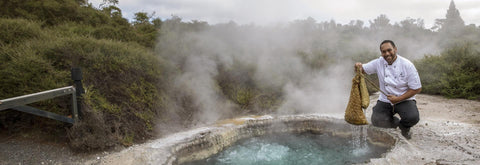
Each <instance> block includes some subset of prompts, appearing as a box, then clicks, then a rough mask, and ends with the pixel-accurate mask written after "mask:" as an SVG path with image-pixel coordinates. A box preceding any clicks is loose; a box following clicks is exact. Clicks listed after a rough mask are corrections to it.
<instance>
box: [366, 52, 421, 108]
mask: <svg viewBox="0 0 480 165" xmlns="http://www.w3.org/2000/svg"><path fill="white" fill-rule="evenodd" d="M363 70H364V71H365V73H367V74H373V73H377V76H378V80H379V84H380V89H381V90H382V91H384V92H385V93H386V94H387V95H395V96H401V95H403V94H404V93H406V92H407V90H408V89H413V90H416V89H419V88H421V87H422V84H421V82H420V77H419V76H418V72H417V69H416V68H415V65H413V63H412V62H410V60H408V59H406V58H404V57H402V56H399V55H398V54H397V59H396V60H395V61H394V62H393V64H392V65H388V62H387V61H385V59H383V57H379V58H378V59H375V60H372V61H370V62H368V63H366V64H363ZM414 99H415V95H413V96H412V97H410V98H408V99H407V100H414ZM378 100H380V101H382V102H386V103H390V104H391V102H390V100H388V99H387V96H385V95H384V94H380V97H379V98H378Z"/></svg>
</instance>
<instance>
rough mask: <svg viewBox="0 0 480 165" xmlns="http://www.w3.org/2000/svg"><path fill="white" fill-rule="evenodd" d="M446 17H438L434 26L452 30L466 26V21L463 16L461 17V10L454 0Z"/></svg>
mask: <svg viewBox="0 0 480 165" xmlns="http://www.w3.org/2000/svg"><path fill="white" fill-rule="evenodd" d="M445 17H446V18H445V19H436V20H435V26H434V27H433V28H434V29H438V30H440V31H446V32H452V31H456V30H457V29H462V28H463V27H465V22H464V21H463V19H462V17H460V12H459V11H458V9H457V8H456V7H455V2H453V0H452V1H450V6H449V7H448V10H447V14H446V15H445Z"/></svg>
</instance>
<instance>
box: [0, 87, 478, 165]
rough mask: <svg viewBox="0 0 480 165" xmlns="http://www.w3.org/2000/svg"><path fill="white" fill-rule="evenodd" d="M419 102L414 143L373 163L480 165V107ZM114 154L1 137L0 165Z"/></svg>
mask: <svg viewBox="0 0 480 165" xmlns="http://www.w3.org/2000/svg"><path fill="white" fill-rule="evenodd" d="M374 101H376V98H375V96H372V105H374V104H373V102H374ZM417 101H418V102H417V105H418V108H419V111H420V116H421V119H420V122H419V123H418V124H417V125H416V126H415V127H414V128H413V129H412V133H413V136H412V139H410V140H408V141H406V140H404V141H400V142H399V144H397V145H396V146H395V147H394V148H393V149H392V151H391V152H390V153H388V154H386V156H385V157H384V158H381V159H375V160H372V162H371V164H480V138H478V137H479V135H480V102H479V101H472V100H464V99H446V98H443V97H440V96H430V95H423V94H419V95H417ZM369 113H371V106H370V108H369V109H368V110H367V116H370V114H369ZM397 132H399V131H397ZM117 150H118V149H117ZM113 152H116V151H107V152H100V153H77V152H73V151H71V150H70V149H69V148H68V145H66V144H65V143H58V142H56V143H55V142H49V141H44V140H38V139H35V138H33V139H32V138H22V137H4V136H0V164H102V163H101V162H102V161H101V160H102V159H103V158H104V157H108V156H109V155H111V154H112V153H113Z"/></svg>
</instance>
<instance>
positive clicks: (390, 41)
mask: <svg viewBox="0 0 480 165" xmlns="http://www.w3.org/2000/svg"><path fill="white" fill-rule="evenodd" d="M384 43H390V44H392V46H393V48H395V43H393V41H392V40H384V41H383V42H382V43H381V44H380V49H382V45H383V44H384Z"/></svg>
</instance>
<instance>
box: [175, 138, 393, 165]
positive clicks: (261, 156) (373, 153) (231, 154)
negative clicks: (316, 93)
mask: <svg viewBox="0 0 480 165" xmlns="http://www.w3.org/2000/svg"><path fill="white" fill-rule="evenodd" d="M357 131H361V130H357ZM359 134H360V135H361V132H360V133H359ZM359 137H360V138H359ZM388 149H390V147H386V146H380V145H374V144H372V143H369V142H368V141H364V140H363V139H362V138H361V136H357V137H355V136H352V137H347V138H344V137H334V136H332V135H329V134H314V133H300V134H290V133H277V134H270V135H265V136H260V137H252V138H248V139H243V140H240V141H238V142H237V143H236V144H234V145H233V146H231V147H228V148H227V149H225V150H224V151H222V152H220V153H218V154H215V155H213V156H212V157H209V158H206V159H203V160H198V161H194V162H189V163H185V164H184V165H224V164H225V165H226V164H236V165H250V164H262V165H290V164H297V165H311V164H355V163H365V162H368V161H369V160H370V159H371V158H380V157H381V156H382V154H383V153H385V152H387V151H388Z"/></svg>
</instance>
